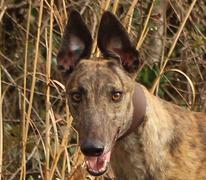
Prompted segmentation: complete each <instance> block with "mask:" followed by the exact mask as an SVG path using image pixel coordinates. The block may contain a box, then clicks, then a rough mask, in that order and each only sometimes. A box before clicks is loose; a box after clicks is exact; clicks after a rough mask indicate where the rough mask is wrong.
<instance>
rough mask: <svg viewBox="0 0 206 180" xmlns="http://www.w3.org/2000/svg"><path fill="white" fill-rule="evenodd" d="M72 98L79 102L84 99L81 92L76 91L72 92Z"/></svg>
mask: <svg viewBox="0 0 206 180" xmlns="http://www.w3.org/2000/svg"><path fill="white" fill-rule="evenodd" d="M71 99H72V101H73V102H76V103H79V102H80V101H81V99H82V97H81V94H80V93H79V92H75V93H72V94H71Z"/></svg>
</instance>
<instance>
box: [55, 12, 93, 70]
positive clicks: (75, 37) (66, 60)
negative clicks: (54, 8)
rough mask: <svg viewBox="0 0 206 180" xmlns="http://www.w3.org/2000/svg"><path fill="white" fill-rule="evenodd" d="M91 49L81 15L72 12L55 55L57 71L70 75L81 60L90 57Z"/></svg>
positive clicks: (90, 42) (87, 32) (88, 35)
mask: <svg viewBox="0 0 206 180" xmlns="http://www.w3.org/2000/svg"><path fill="white" fill-rule="evenodd" d="M91 49H92V37H91V34H90V32H89V30H88V28H87V26H86V24H85V23H84V21H83V19H82V17H81V15H80V14H79V13H78V12H77V11H76V10H72V11H71V13H70V16H69V20H68V22H67V25H66V27H65V30H64V35H63V41H62V44H61V47H60V49H59V52H58V54H57V64H58V69H59V70H60V71H62V72H64V73H67V74H68V73H71V72H72V71H73V69H74V67H75V66H76V65H77V63H78V62H79V61H80V60H81V59H82V58H89V57H90V54H91Z"/></svg>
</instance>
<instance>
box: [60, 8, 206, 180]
mask: <svg viewBox="0 0 206 180" xmlns="http://www.w3.org/2000/svg"><path fill="white" fill-rule="evenodd" d="M97 43H98V47H99V49H100V51H101V52H102V54H103V57H94V58H92V59H91V58H90V55H91V49H92V37H91V34H90V32H89V30H88V28H87V27H86V25H85V23H84V22H83V20H82V18H81V16H80V15H79V13H78V12H77V11H74V10H73V11H72V12H71V14H70V18H69V21H68V23H67V25H66V28H65V32H64V37H63V42H62V45H61V47H60V50H59V52H58V55H57V61H58V68H59V69H60V70H61V71H62V74H63V77H64V79H66V84H65V85H66V90H67V95H68V102H69V108H70V111H71V114H72V116H73V118H74V121H75V124H76V129H77V130H78V132H79V138H80V148H81V151H82V153H83V154H84V155H85V161H86V165H87V169H88V172H89V173H90V174H92V175H95V176H99V175H102V174H103V173H104V172H105V171H106V170H107V167H108V164H109V163H110V162H111V165H112V168H113V170H114V172H115V175H116V177H117V179H123V180H137V179H150V180H151V179H155V180H162V179H167V180H169V179H170V180H180V179H181V180H191V179H193V180H200V179H202V180H203V179H204V180H205V179H206V114H204V113H197V112H191V111H188V110H186V109H184V108H181V107H179V106H176V105H174V104H172V103H169V102H166V101H164V100H162V99H160V98H158V97H155V96H153V95H152V94H150V93H149V92H148V91H147V90H146V89H145V88H144V87H143V86H141V85H140V84H138V83H136V82H135V76H136V72H137V70H138V68H139V65H140V59H139V55H138V52H137V50H136V49H135V48H134V46H133V44H132V43H131V41H130V39H129V37H128V34H127V32H126V30H125V29H124V27H123V26H122V25H121V23H120V22H119V21H118V19H117V18H116V17H115V16H114V15H113V14H112V13H110V12H105V13H104V14H103V16H102V19H101V23H100V27H99V32H98V39H97ZM110 157H111V158H110ZM110 159H111V160H110Z"/></svg>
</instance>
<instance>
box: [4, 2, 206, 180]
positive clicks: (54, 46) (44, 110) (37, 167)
mask: <svg viewBox="0 0 206 180" xmlns="http://www.w3.org/2000/svg"><path fill="white" fill-rule="evenodd" d="M159 2H160V1H155V0H151V1H142V0H141V1H140V0H132V1H123V0H114V1H111V0H104V1H86V0H85V1H84V0H82V1H65V0H63V1H58V2H57V1H53V0H50V1H47V0H40V1H37V0H33V1H31V0H29V1H28V3H25V2H24V1H23V0H22V1H19V4H16V1H15V2H14V1H10V4H8V2H6V1H2V2H1V7H0V27H1V28H0V37H1V39H2V42H0V47H1V49H0V58H1V71H0V178H1V179H10V180H14V179H21V180H25V179H45V180H53V179H58V178H59V179H73V180H75V179H76V180H77V179H86V178H89V179H95V178H94V177H91V176H89V175H88V174H87V172H86V170H85V167H84V157H83V156H82V154H81V152H80V150H79V147H78V133H77V132H76V130H75V129H74V128H73V126H72V117H71V115H70V113H69V108H68V105H67V99H66V98H65V96H66V92H65V91H66V90H65V87H64V85H63V84H64V83H63V81H62V80H61V77H60V75H59V73H58V72H57V71H56V53H57V51H58V47H59V45H60V43H61V38H62V35H63V29H64V26H65V24H66V22H67V20H68V18H69V17H68V15H67V13H69V11H70V9H71V7H73V8H75V9H77V10H79V12H81V13H82V16H83V18H84V19H85V22H86V23H87V25H88V27H89V28H90V30H91V31H92V35H93V39H94V45H93V54H92V55H93V56H97V55H100V52H99V50H98V48H97V42H96V39H97V33H96V32H97V29H98V24H99V20H100V18H101V15H102V13H103V12H104V11H105V10H110V11H112V12H113V13H115V14H116V15H117V16H118V17H119V18H120V20H121V21H122V23H123V25H124V26H125V28H126V29H127V30H128V32H129V33H130V34H131V37H132V39H133V40H134V44H135V45H136V48H137V49H138V50H139V51H140V55H141V59H142V62H143V64H142V66H141V69H140V72H139V75H138V76H137V80H138V81H140V82H141V83H142V84H144V85H145V86H147V87H148V89H151V91H152V92H153V93H154V92H155V94H156V95H158V96H161V97H162V98H164V99H166V100H169V101H171V102H173V103H176V104H178V105H182V106H185V107H186V108H190V109H192V110H195V111H206V107H205V104H206V103H205V99H206V78H205V77H206V63H205V62H206V55H205V52H206V30H205V28H204V27H205V24H206V20H205V18H204V17H205V16H206V12H205V11H204V8H206V3H205V2H204V0H199V1H196V0H193V1H192V2H191V3H189V1H188V0H184V1H181V2H180V1H176V0H172V1H168V10H167V14H161V13H160V14H158V13H157V12H158V8H160V7H159ZM197 2H198V3H197ZM155 8H156V10H154V9H155ZM163 15H165V16H166V18H165V22H162V21H161V20H160V19H161V18H159V17H162V16H163ZM156 26H157V27H156ZM162 26H164V29H165V32H164V34H161V33H160V31H158V30H159V29H158V27H162ZM156 40H161V42H163V43H162V44H163V45H162V46H163V47H159V48H162V49H163V50H162V51H161V54H160V59H158V61H156V62H153V63H152V62H151V61H150V59H151V56H152V55H153V54H154V53H155V52H156V50H155V48H157V47H155V46H154V44H153V42H155V41H156ZM203 88H205V90H203ZM106 176H107V178H108V177H110V178H111V179H112V178H113V177H114V175H113V173H112V170H110V171H109V172H108V174H107V175H106ZM96 179H98V178H96ZM99 179H106V178H105V177H101V178H99Z"/></svg>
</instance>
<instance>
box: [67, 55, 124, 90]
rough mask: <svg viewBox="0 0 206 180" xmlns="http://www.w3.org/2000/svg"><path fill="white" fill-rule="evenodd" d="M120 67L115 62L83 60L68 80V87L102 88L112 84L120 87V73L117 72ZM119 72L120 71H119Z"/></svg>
mask: <svg viewBox="0 0 206 180" xmlns="http://www.w3.org/2000/svg"><path fill="white" fill-rule="evenodd" d="M118 69H119V70H120V67H119V66H118V64H116V63H115V62H114V63H113V62H112V61H110V60H105V59H85V60H81V61H80V62H79V64H78V65H77V66H76V68H75V71H74V72H73V74H72V77H71V79H70V83H69V84H70V86H72V87H76V86H79V85H82V84H83V85H87V86H90V85H91V84H93V85H94V84H95V86H104V85H105V84H113V85H114V86H117V87H121V86H122V79H121V73H119V72H118ZM120 71H121V70H120Z"/></svg>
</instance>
